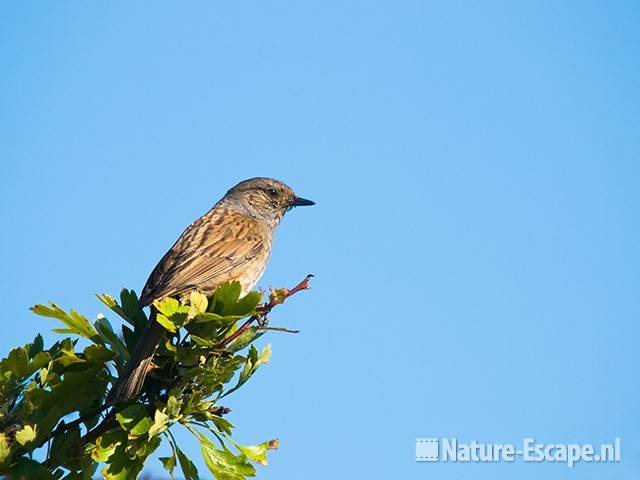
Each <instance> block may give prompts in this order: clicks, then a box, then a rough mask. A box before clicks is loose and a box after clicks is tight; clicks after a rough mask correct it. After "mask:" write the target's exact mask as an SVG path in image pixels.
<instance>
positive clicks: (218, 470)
mask: <svg viewBox="0 0 640 480" xmlns="http://www.w3.org/2000/svg"><path fill="white" fill-rule="evenodd" d="M198 440H199V441H200V447H201V451H202V458H203V459H204V463H205V465H207V468H208V469H209V471H210V472H211V473H212V474H213V475H214V476H215V477H216V480H244V479H245V478H246V477H253V476H255V474H256V469H255V468H254V467H253V465H251V464H250V463H248V462H247V461H246V459H245V457H244V456H238V455H234V454H233V452H231V451H230V450H228V449H226V448H225V449H224V450H219V449H217V448H216V447H215V445H214V444H213V442H211V440H209V439H208V438H207V437H205V436H204V435H199V436H198Z"/></svg>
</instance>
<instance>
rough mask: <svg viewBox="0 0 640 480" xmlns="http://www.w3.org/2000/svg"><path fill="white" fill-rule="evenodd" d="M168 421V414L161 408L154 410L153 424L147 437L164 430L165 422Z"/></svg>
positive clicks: (165, 427)
mask: <svg viewBox="0 0 640 480" xmlns="http://www.w3.org/2000/svg"><path fill="white" fill-rule="evenodd" d="M168 422H169V415H167V414H166V413H164V412H163V411H162V410H156V413H155V414H154V418H153V425H151V427H150V428H149V438H151V437H153V436H154V435H157V434H159V433H162V432H164V431H165V430H166V429H167V423H168Z"/></svg>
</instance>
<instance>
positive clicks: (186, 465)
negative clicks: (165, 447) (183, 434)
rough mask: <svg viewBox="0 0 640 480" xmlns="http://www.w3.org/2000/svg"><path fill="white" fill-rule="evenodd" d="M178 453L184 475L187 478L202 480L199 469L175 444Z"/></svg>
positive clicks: (186, 479) (188, 479)
mask: <svg viewBox="0 0 640 480" xmlns="http://www.w3.org/2000/svg"><path fill="white" fill-rule="evenodd" d="M175 449H176V454H177V456H178V462H180V469H181V470H182V474H183V475H184V478H185V480H200V477H199V476H198V469H197V468H196V466H195V465H194V464H193V462H192V461H191V460H189V458H188V457H187V456H186V455H185V454H184V453H183V452H182V450H180V448H178V446H177V445H175Z"/></svg>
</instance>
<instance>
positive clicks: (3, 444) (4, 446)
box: [0, 433, 11, 465]
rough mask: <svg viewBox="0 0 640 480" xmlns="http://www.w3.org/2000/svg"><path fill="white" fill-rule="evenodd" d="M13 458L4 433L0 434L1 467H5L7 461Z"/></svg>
mask: <svg viewBox="0 0 640 480" xmlns="http://www.w3.org/2000/svg"><path fill="white" fill-rule="evenodd" d="M10 457H11V447H10V446H9V441H8V439H7V436H6V435H5V434H4V433H0V465H3V464H4V463H5V461H6V460H7V459H8V458H10Z"/></svg>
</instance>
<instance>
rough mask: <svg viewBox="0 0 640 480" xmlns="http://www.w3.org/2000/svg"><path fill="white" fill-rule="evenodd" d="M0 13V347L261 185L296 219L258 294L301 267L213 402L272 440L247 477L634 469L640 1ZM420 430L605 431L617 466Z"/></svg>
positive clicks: (115, 287) (630, 474)
mask: <svg viewBox="0 0 640 480" xmlns="http://www.w3.org/2000/svg"><path fill="white" fill-rule="evenodd" d="M0 18H2V24H3V27H2V28H1V29H0V104H1V105H2V108H1V109H0V131H2V135H0V158H1V160H0V161H1V162H2V166H3V177H4V181H3V182H2V187H1V188H0V219H1V221H2V225H3V235H2V237H1V239H0V247H1V248H2V251H3V252H5V254H4V260H3V262H2V266H1V267H0V268H1V275H2V278H3V279H4V281H3V294H4V300H3V307H4V311H3V315H4V317H5V320H4V321H5V326H6V327H5V329H4V330H3V335H2V339H1V340H0V347H1V349H2V351H4V352H6V351H7V350H8V349H9V348H10V347H11V346H12V345H15V344H18V343H24V342H26V341H29V340H30V339H32V338H33V336H34V335H35V334H36V333H37V332H39V331H45V332H48V330H49V328H50V327H52V326H53V325H52V324H49V323H47V321H46V320H43V319H40V318H36V317H34V316H33V315H32V314H31V313H30V312H29V311H28V310H27V308H28V307H29V306H30V305H32V304H34V303H36V302H46V301H48V300H55V301H56V302H58V303H59V304H61V305H62V306H63V307H66V308H69V307H74V308H76V309H78V310H80V311H81V312H83V313H84V314H86V315H88V316H92V317H93V316H95V314H97V313H98V312H101V311H103V310H104V309H103V307H102V305H101V304H99V303H98V301H97V300H96V299H95V297H94V296H93V294H94V292H111V293H114V294H115V293H117V292H118V291H119V289H120V288H121V287H123V286H126V287H129V288H134V289H136V290H138V291H139V290H140V289H141V287H142V286H143V284H144V282H145V280H146V277H147V275H148V274H149V272H150V271H151V269H152V268H153V266H154V265H155V263H156V262H157V261H158V259H159V258H160V257H161V256H162V254H163V253H164V252H165V251H166V250H167V249H168V248H169V247H170V246H171V244H172V243H173V241H174V240H175V239H176V238H177V237H178V235H179V234H180V233H181V232H182V230H183V229H184V228H185V227H186V226H187V225H188V224H189V223H190V222H191V221H192V220H194V219H195V218H196V217H198V216H199V215H200V214H202V213H204V212H205V211H206V210H208V209H209V208H210V206H211V205H212V204H213V203H214V202H215V201H216V200H217V199H218V198H219V197H220V196H221V195H222V194H223V193H224V192H225V191H226V190H227V189H228V188H229V187H230V186H232V185H233V184H235V183H236V182H237V181H239V180H242V179H244V178H248V177H253V176H272V177H276V178H279V179H282V180H284V181H285V182H287V183H289V184H290V185H291V186H293V187H294V188H295V189H296V191H297V192H298V193H299V194H300V195H302V196H305V197H309V198H312V199H314V200H315V201H316V202H317V205H316V206H315V207H313V208H310V209H299V210H296V211H293V212H292V213H290V214H289V215H288V216H287V218H286V219H285V221H284V222H283V224H282V226H281V228H280V230H279V232H278V234H277V238H276V245H275V251H274V254H273V257H272V261H271V264H270V266H269V268H268V269H267V271H266V273H265V276H264V278H263V280H262V282H261V285H262V286H263V287H266V286H268V285H274V286H290V285H293V284H294V283H295V282H297V281H298V280H299V279H301V278H302V276H303V275H304V274H306V273H308V272H313V273H316V274H317V277H316V278H315V279H314V283H313V289H312V290H311V291H309V292H307V293H304V294H301V295H300V296H298V297H296V298H295V299H293V300H292V301H291V302H290V303H288V304H287V305H285V306H284V307H283V308H281V309H280V310H279V311H278V312H277V314H275V315H274V317H273V319H272V322H273V323H275V324H278V325H282V326H287V327H290V328H300V329H301V330H302V333H301V334H300V335H287V334H274V335H270V336H269V338H268V339H267V340H268V341H270V342H271V343H272V344H273V350H274V353H273V357H272V361H271V363H270V365H269V366H268V367H266V368H265V369H264V370H262V371H261V372H259V374H258V375H257V376H256V377H255V380H254V381H252V382H250V384H248V385H247V386H246V387H245V388H243V389H242V390H241V391H240V392H238V394H237V395H235V398H229V401H228V406H229V407H231V408H232V409H233V413H232V415H231V417H230V419H231V421H232V422H234V423H235V424H236V425H237V431H236V432H237V438H238V440H240V441H241V442H244V443H255V442H258V441H262V440H265V439H269V438H274V437H278V438H280V442H281V448H280V450H279V451H277V452H274V453H273V454H272V455H271V457H270V465H269V466H268V467H266V468H261V469H260V471H259V478H262V479H276V478H277V479H298V478H305V479H307V480H314V479H326V478H367V479H390V478H402V479H426V478H439V479H449V478H451V479H458V478H475V479H485V478H486V479H497V478H505V479H506V478H520V479H538V478H542V477H544V478H549V479H555V478H558V479H560V478H562V479H566V478H580V479H603V478H616V479H627V478H635V477H636V475H637V472H638V471H639V470H640V457H639V453H640V436H639V435H638V424H639V422H640V414H639V411H638V400H639V394H640V384H639V382H638V373H637V370H638V365H639V362H638V360H639V359H638V348H637V342H638V336H639V333H640V331H639V328H638V317H639V314H640V300H639V297H638V286H639V283H640V273H639V272H640V250H639V249H638V246H639V245H640V228H639V227H640V224H639V222H638V207H639V206H640V194H639V193H638V182H639V180H640V175H639V174H640V163H639V160H638V159H639V156H640V89H639V88H638V85H639V84H640V30H638V28H637V25H638V23H639V21H640V5H639V4H638V3H637V2H625V1H620V2H609V3H603V2H595V1H586V2H571V1H567V2H491V1H489V2H444V1H443V2H422V1H415V2H408V1H407V2H387V1H381V2H331V1H324V2H285V1H262V2H257V1H254V2H227V3H221V2H188V3H184V2H182V3H176V2H161V1H160V2H153V3H150V2H137V3H131V2H108V3H107V2H77V1H70V2H64V3H60V2H40V3H38V4H34V3H30V4H27V3H24V2H23V3H18V2H13V3H3V4H2V6H1V7H0ZM53 338H54V335H53V334H51V333H47V335H46V339H48V340H52V339H53ZM432 436H433V437H457V438H459V439H460V440H461V441H470V440H473V439H476V440H478V441H483V442H497V443H507V442H520V441H521V439H522V438H523V437H527V436H530V437H534V438H536V439H538V440H540V441H542V442H548V443H564V442H577V443H597V444H599V443H601V442H608V441H612V440H613V438H614V437H616V436H618V437H620V438H621V439H622V462H621V463H619V464H579V465H577V466H576V467H575V468H573V469H568V468H567V467H566V466H565V465H561V464H524V463H522V462H519V461H518V462H515V463H513V464H505V463H501V464H443V463H438V464H425V463H416V462H415V459H414V442H415V438H416V437H432ZM183 438H184V439H185V441H188V440H187V438H188V437H187V436H183ZM189 445H191V447H190V452H191V453H192V455H193V457H194V459H196V460H198V465H200V466H201V468H200V471H201V472H202V473H205V472H206V469H205V468H204V466H203V464H202V462H200V461H199V451H198V450H197V449H196V448H195V444H194V443H190V444H189ZM149 469H150V471H151V472H159V471H160V463H159V462H157V460H153V461H150V464H149ZM203 477H204V478H207V475H203Z"/></svg>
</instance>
